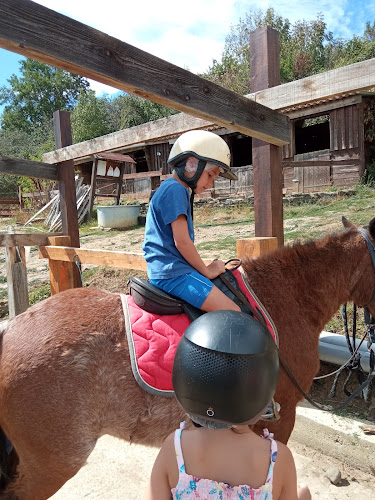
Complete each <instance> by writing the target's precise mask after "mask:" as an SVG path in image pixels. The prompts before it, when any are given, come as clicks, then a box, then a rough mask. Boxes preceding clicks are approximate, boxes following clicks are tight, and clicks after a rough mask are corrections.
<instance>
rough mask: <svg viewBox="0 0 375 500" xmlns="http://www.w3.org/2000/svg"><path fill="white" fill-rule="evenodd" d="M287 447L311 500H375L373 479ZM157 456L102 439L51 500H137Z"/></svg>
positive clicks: (292, 443) (312, 453) (304, 449)
mask: <svg viewBox="0 0 375 500" xmlns="http://www.w3.org/2000/svg"><path fill="white" fill-rule="evenodd" d="M289 446H290V448H291V450H292V452H293V455H294V459H295V462H296V468H297V475H298V480H299V482H300V483H305V484H307V485H308V486H309V488H310V490H311V493H312V497H313V499H319V500H328V499H329V500H347V499H349V498H350V499H353V498H355V499H356V500H374V499H375V477H374V476H371V475H369V474H366V473H363V472H361V471H358V470H355V469H352V468H350V466H348V465H347V464H345V463H342V462H340V461H338V460H334V459H332V458H327V457H326V456H323V455H322V454H321V453H319V452H317V451H315V450H314V449H312V448H308V447H306V446H301V445H299V444H298V443H297V442H296V441H293V439H292V440H291V441H290V443H289ZM157 453H158V450H157V449H156V448H148V447H144V446H141V445H129V444H128V443H125V442H123V441H120V440H119V439H116V438H113V437H110V436H103V437H102V438H101V439H100V440H99V441H98V443H97V445H96V447H95V449H94V451H93V453H92V454H91V455H90V457H89V459H88V462H87V464H86V465H85V466H84V467H83V468H82V469H81V470H80V471H79V473H78V474H77V475H76V476H75V477H74V478H72V479H71V480H70V481H68V482H67V483H66V484H65V485H64V486H63V487H62V488H61V489H60V491H58V492H57V493H56V494H55V495H53V496H52V497H51V498H52V499H53V500H81V499H84V498H90V499H91V498H92V499H101V500H125V499H126V500H140V499H142V496H143V493H144V490H145V487H146V485H147V481H148V477H149V475H150V472H151V468H152V465H153V461H154V459H155V457H156V455H157ZM330 467H337V468H338V469H339V470H340V471H341V475H342V480H341V482H340V484H339V485H337V486H335V485H333V484H331V482H330V481H329V479H328V478H326V477H325V471H326V470H328V468H330Z"/></svg>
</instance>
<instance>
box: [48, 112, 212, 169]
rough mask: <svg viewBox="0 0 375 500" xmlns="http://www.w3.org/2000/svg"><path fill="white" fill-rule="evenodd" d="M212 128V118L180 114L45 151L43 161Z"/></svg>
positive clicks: (72, 156)
mask: <svg viewBox="0 0 375 500" xmlns="http://www.w3.org/2000/svg"><path fill="white" fill-rule="evenodd" d="M210 127H214V125H213V123H212V122H210V121H207V120H202V119H201V118H196V117H195V116H191V115H187V114H186V113H179V114H177V115H172V116H168V117H167V118H160V119H159V120H155V121H153V122H148V123H142V125H137V126H135V127H131V128H128V129H125V130H119V131H118V132H113V133H112V134H107V135H103V136H102V137H96V138H95V139H90V140H89V141H84V142H79V143H77V144H72V145H71V146H67V147H65V148H61V149H57V150H55V151H51V152H50V153H45V154H44V155H43V161H45V162H46V163H58V162H61V161H67V160H75V159H78V158H85V157H88V156H92V155H93V154H96V153H100V152H103V151H112V150H115V149H121V148H124V147H126V148H129V149H133V148H132V146H134V149H137V145H138V148H140V147H142V146H144V145H145V143H147V141H150V142H168V139H169V138H170V137H172V136H174V137H175V136H176V135H180V134H183V133H184V132H187V131H188V130H199V129H208V128H210Z"/></svg>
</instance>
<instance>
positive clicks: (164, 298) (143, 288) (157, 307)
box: [128, 269, 252, 321]
mask: <svg viewBox="0 0 375 500" xmlns="http://www.w3.org/2000/svg"><path fill="white" fill-rule="evenodd" d="M222 277H223V278H224V280H223V279H222V278H221V277H220V276H218V277H217V278H215V279H213V280H211V281H212V283H213V284H214V285H215V286H217V288H219V289H220V290H221V291H222V292H223V293H224V294H225V295H226V296H227V297H229V298H230V299H231V300H232V301H233V302H235V303H236V304H237V305H238V306H239V307H240V309H241V311H242V312H245V313H247V314H252V311H251V309H249V307H247V306H246V305H245V303H244V302H243V301H241V299H240V298H239V296H240V295H242V296H243V298H244V300H246V297H245V296H244V295H243V293H242V291H241V289H240V287H239V284H238V281H237V279H236V278H235V276H234V275H233V273H232V271H230V270H229V269H227V270H226V271H225V273H224V274H223V275H222ZM228 283H229V286H228ZM128 286H129V289H130V294H131V296H132V297H133V300H134V302H135V303H136V304H137V306H138V307H140V308H141V309H143V310H145V311H147V312H150V313H153V314H160V315H165V314H182V313H185V314H186V315H187V317H188V318H189V320H190V321H194V320H195V319H197V318H198V317H199V316H201V315H202V314H204V311H202V310H201V309H198V308H197V307H195V306H192V305H191V304H189V303H188V302H185V301H184V300H181V299H179V298H177V297H174V296H173V295H170V294H169V293H166V292H164V291H163V290H161V289H160V288H158V287H156V286H155V285H153V284H152V283H149V282H148V281H146V280H144V279H142V278H139V277H138V276H133V277H132V278H130V280H129V282H128ZM233 289H234V290H235V292H237V293H235V292H233Z"/></svg>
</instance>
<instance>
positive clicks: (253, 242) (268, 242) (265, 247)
mask: <svg viewBox="0 0 375 500" xmlns="http://www.w3.org/2000/svg"><path fill="white" fill-rule="evenodd" d="M277 245H278V242H277V238H276V237H271V238H246V239H244V240H237V257H239V258H241V257H259V256H260V255H264V254H265V253H268V252H271V251H272V250H275V249H276V248H277Z"/></svg>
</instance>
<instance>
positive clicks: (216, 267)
mask: <svg viewBox="0 0 375 500" xmlns="http://www.w3.org/2000/svg"><path fill="white" fill-rule="evenodd" d="M223 273H225V262H224V261H223V260H214V261H213V262H211V264H209V265H208V266H207V278H208V279H209V280H213V279H214V278H216V277H217V276H219V274H223Z"/></svg>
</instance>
